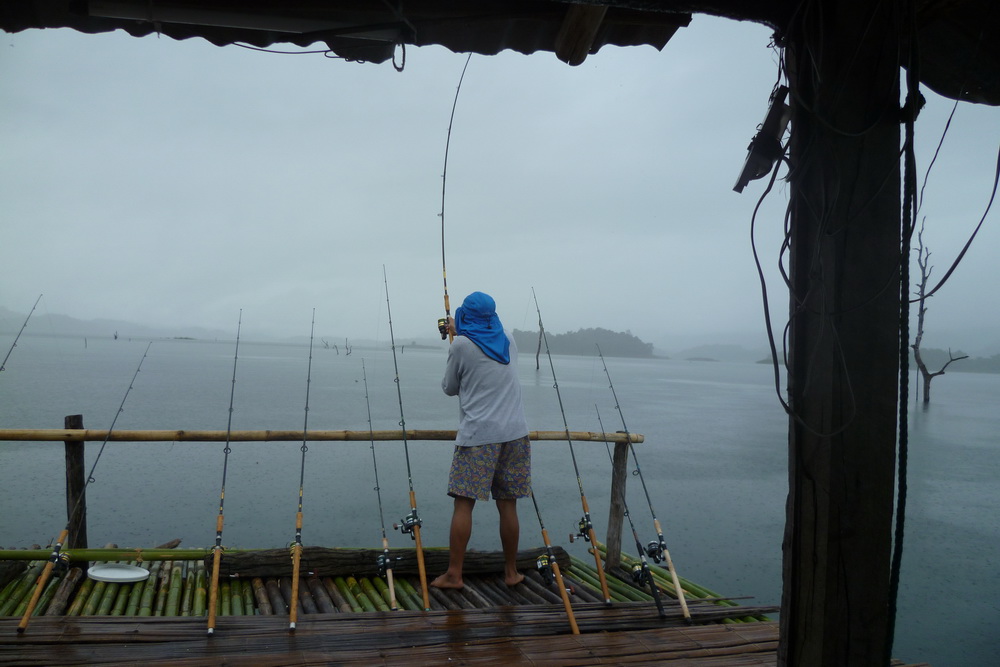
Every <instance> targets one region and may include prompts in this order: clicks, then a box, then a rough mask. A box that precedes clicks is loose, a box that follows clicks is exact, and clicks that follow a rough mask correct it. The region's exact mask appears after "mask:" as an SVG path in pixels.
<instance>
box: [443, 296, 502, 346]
mask: <svg viewBox="0 0 1000 667" xmlns="http://www.w3.org/2000/svg"><path fill="white" fill-rule="evenodd" d="M455 333H457V334H458V335H459V336H465V337H466V338H468V339H469V340H471V341H472V342H473V343H475V344H476V345H477V346H478V347H479V349H480V350H482V351H483V353H484V354H485V355H486V356H487V357H489V358H490V359H493V360H494V361H499V362H500V363H501V364H509V363H510V341H509V340H508V339H507V334H505V333H504V332H503V324H501V323H500V318H499V317H497V304H496V302H495V301H494V300H493V297H491V296H490V295H489V294H484V293H483V292H473V293H472V294H470V295H469V296H467V297H465V301H463V302H462V305H461V306H459V307H458V308H456V309H455Z"/></svg>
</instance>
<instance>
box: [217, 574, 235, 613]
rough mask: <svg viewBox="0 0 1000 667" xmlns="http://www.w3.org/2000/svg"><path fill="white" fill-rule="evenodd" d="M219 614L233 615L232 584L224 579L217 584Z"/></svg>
mask: <svg viewBox="0 0 1000 667" xmlns="http://www.w3.org/2000/svg"><path fill="white" fill-rule="evenodd" d="M219 597H220V598H221V599H220V600H219V611H218V613H219V615H220V616H232V615H233V585H232V584H231V583H230V582H228V581H224V582H222V583H221V584H219Z"/></svg>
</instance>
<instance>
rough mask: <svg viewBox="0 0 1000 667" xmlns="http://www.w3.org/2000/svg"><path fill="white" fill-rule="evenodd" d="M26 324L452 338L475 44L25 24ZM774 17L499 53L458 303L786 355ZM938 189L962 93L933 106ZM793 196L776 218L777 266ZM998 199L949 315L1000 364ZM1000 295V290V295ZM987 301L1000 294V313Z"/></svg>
mask: <svg viewBox="0 0 1000 667" xmlns="http://www.w3.org/2000/svg"><path fill="white" fill-rule="evenodd" d="M0 39H2V42H0V81H2V84H0V119H2V123H0V146H2V148H0V220H2V225H3V226H2V233H0V244H2V245H0V248H2V259H0V306H5V307H7V308H9V309H11V310H13V311H15V312H20V313H27V312H28V310H29V309H30V308H31V305H32V304H33V303H34V301H35V299H36V298H37V297H38V295H39V294H42V293H44V295H45V296H44V298H43V299H42V302H41V303H40V304H39V311H36V312H37V313H41V314H45V313H51V314H66V315H70V316H73V317H77V318H81V319H94V318H113V319H122V320H130V321H136V322H139V323H143V324H148V325H155V326H160V325H174V324H177V325H197V326H205V327H210V328H217V329H221V330H223V331H233V332H235V327H236V321H237V317H238V314H239V311H240V309H242V310H243V332H244V333H243V335H244V336H245V337H247V338H248V339H250V338H252V336H253V334H254V333H256V334H259V335H274V334H278V335H308V331H309V323H310V317H311V311H312V309H313V308H315V309H316V329H317V335H322V336H330V337H338V336H340V337H342V336H351V337H354V338H385V337H386V336H387V323H386V321H385V292H384V285H383V279H382V267H383V265H384V266H385V269H386V272H387V274H388V283H389V296H390V299H391V305H392V313H393V325H394V329H395V331H396V334H397V336H403V337H412V336H422V335H427V336H433V335H434V333H435V323H436V320H437V318H438V317H440V316H441V315H442V314H443V310H444V308H443V297H442V270H441V268H442V267H441V265H442V261H441V219H440V217H439V214H440V213H441V204H442V202H441V185H442V179H441V177H442V171H443V162H444V156H445V141H446V138H447V130H448V120H449V115H450V113H451V108H452V102H453V99H454V94H455V89H456V86H457V84H458V79H459V76H460V74H461V71H462V67H463V66H464V64H465V60H466V56H465V55H464V54H455V53H451V52H449V51H447V50H445V49H442V48H422V49H413V48H411V49H408V50H407V53H406V63H405V70H404V71H403V72H402V73H399V72H397V71H395V70H394V69H393V67H392V66H391V65H390V64H388V63H386V64H384V65H371V64H358V63H349V62H344V61H341V60H337V59H331V58H327V57H324V56H323V55H322V54H315V55H294V56H293V55H277V54H268V53H260V52H255V51H251V50H247V49H243V48H239V47H237V46H228V47H224V48H219V47H215V46H212V45H211V44H209V43H208V42H205V41H204V40H201V39H191V40H187V41H184V42H178V41H174V40H172V39H170V38H166V37H163V38H157V37H155V36H151V37H146V38H143V39H137V38H134V37H130V36H127V35H125V34H124V33H121V32H118V33H113V34H105V35H84V34H80V33H76V32H73V31H70V30H48V31H37V30H35V31H27V32H23V33H18V34H14V35H11V34H7V33H2V34H0ZM769 41H770V32H769V31H768V30H767V29H766V28H765V27H763V26H759V25H755V24H749V23H735V22H731V21H725V20H721V19H713V18H709V17H704V16H696V17H695V18H694V20H693V21H692V23H691V26H690V27H688V28H682V29H680V30H679V31H678V32H677V34H676V36H675V37H674V38H673V39H672V40H671V41H670V42H669V43H668V44H667V46H666V48H665V49H664V50H663V51H662V52H658V51H656V50H655V49H654V48H652V47H633V48H616V47H605V48H604V49H602V50H601V52H600V53H598V54H596V55H593V56H590V57H589V58H588V59H587V60H586V62H585V63H584V64H583V65H581V66H579V67H575V68H573V67H569V66H567V65H565V64H563V63H562V62H560V61H559V60H557V59H556V58H555V56H554V55H552V54H550V53H538V54H535V55H533V56H523V55H520V54H516V53H511V52H505V53H503V54H501V55H498V56H493V57H485V56H473V57H472V61H471V63H470V64H469V68H468V72H467V74H466V77H465V81H464V84H463V86H462V89H461V94H460V97H459V99H458V107H457V111H456V115H455V121H454V129H453V131H452V136H451V149H450V153H449V160H448V170H447V198H446V200H445V233H446V236H445V244H446V259H447V268H448V287H449V293H450V295H451V301H452V310H453V311H454V308H455V307H457V306H458V305H459V304H460V303H461V301H462V298H463V297H464V296H465V295H466V294H468V293H469V292H470V291H473V290H482V291H486V292H489V293H491V294H492V295H494V297H495V298H496V300H497V303H498V310H499V313H500V315H501V318H502V319H503V320H504V324H505V325H506V326H508V327H510V328H523V329H529V328H532V327H534V326H535V323H536V321H537V317H536V315H535V312H534V306H533V304H532V302H531V288H532V287H534V288H535V290H536V292H537V294H538V299H539V302H540V305H541V310H542V316H543V319H544V322H545V326H546V328H547V329H548V330H550V331H552V332H556V333H558V332H563V331H569V330H576V329H578V328H581V327H605V328H610V329H616V330H625V329H629V330H631V331H632V332H633V333H635V334H636V335H638V336H640V337H641V338H643V339H644V340H647V341H650V342H655V343H657V345H658V346H661V347H665V348H669V346H670V345H671V344H672V343H678V342H679V341H683V342H684V343H685V344H687V343H692V342H697V341H699V340H704V341H709V342H716V341H720V340H734V341H735V340H740V339H741V337H744V336H751V337H753V340H752V341H750V342H752V343H754V344H758V343H759V344H763V342H764V333H763V332H764V326H763V315H762V307H761V297H760V286H759V284H758V281H757V276H756V271H755V269H754V265H753V261H752V252H751V246H750V243H749V228H750V217H751V213H752V211H753V207H754V205H755V203H756V200H757V198H758V196H759V195H760V194H761V193H762V191H763V189H764V181H754V182H752V183H751V184H750V186H748V187H747V188H746V190H745V191H744V193H743V194H742V195H739V194H736V193H735V192H733V191H732V187H733V184H734V182H735V181H736V177H737V175H738V173H739V171H740V168H741V166H742V164H743V160H744V158H745V156H746V147H747V144H748V142H749V140H750V139H751V137H752V136H753V135H754V133H755V131H756V127H757V125H758V124H759V123H760V122H761V121H762V120H763V117H764V114H765V111H766V108H767V100H768V96H769V94H770V92H771V90H772V87H773V86H774V84H775V82H776V79H777V68H778V66H777V54H776V53H775V52H774V51H773V50H772V49H770V48H769ZM924 92H925V95H927V97H928V107H927V109H926V110H925V111H924V113H923V114H922V115H921V117H920V121H919V123H918V126H917V131H918V134H919V135H920V146H919V149H918V155H917V158H918V161H919V165H920V166H919V170H920V173H921V175H922V174H923V172H924V170H925V169H926V166H927V163H928V162H929V160H930V158H931V156H932V153H933V149H934V147H935V146H936V144H937V141H938V139H939V137H940V134H941V131H942V130H943V128H944V124H945V121H946V118H947V115H948V113H949V112H950V110H951V107H952V102H951V101H950V100H945V99H943V98H940V97H938V96H936V95H935V94H934V93H932V92H930V91H926V90H925V91H924ZM998 144H1000V110H998V109H996V108H992V107H982V106H976V105H969V104H962V105H960V106H959V108H958V111H957V113H956V116H955V120H954V122H953V124H952V129H951V131H950V133H949V135H948V138H947V140H946V143H945V146H944V149H943V151H942V154H941V157H940V158H939V159H938V162H937V164H936V165H935V167H934V171H933V172H932V174H931V178H930V182H929V184H928V186H927V190H926V195H925V201H924V206H923V210H922V215H925V216H926V217H927V227H928V229H927V232H926V235H925V237H926V242H927V244H928V245H929V246H930V248H931V250H932V252H933V255H932V260H931V261H932V264H934V265H935V276H937V277H939V276H941V275H943V274H944V272H945V270H946V268H947V265H948V264H950V263H951V261H952V259H953V258H954V256H955V255H956V254H957V253H958V252H959V250H960V249H961V246H962V245H963V244H964V242H965V240H966V238H967V237H968V235H969V234H970V233H971V232H972V230H973V228H974V227H975V224H976V223H977V222H978V220H979V218H980V217H981V215H982V213H983V211H984V209H985V206H986V203H987V201H988V198H989V194H990V188H991V186H992V181H993V174H994V167H995V161H996V154H997V147H998ZM786 201H787V189H786V188H784V187H779V188H776V189H775V192H773V193H772V194H771V196H770V197H769V198H768V200H767V201H766V202H765V205H764V207H763V209H762V213H761V216H760V217H759V219H758V223H757V228H758V233H757V241H758V250H759V252H760V253H761V255H762V257H763V260H764V262H765V264H766V266H765V269H766V271H767V273H768V280H769V290H770V298H771V304H772V313H774V314H775V320H776V321H775V324H776V326H777V327H778V329H779V330H780V327H781V326H782V325H783V324H784V315H785V313H786V311H787V292H786V291H785V290H784V288H783V286H782V285H781V283H780V278H779V274H778V272H777V270H776V265H777V262H778V256H779V249H780V244H781V233H782V225H783V219H782V218H783V212H784V207H785V204H786ZM997 209H1000V204H998V205H997V206H996V207H995V208H994V210H993V211H992V212H991V213H990V216H989V218H988V219H987V222H986V224H985V225H984V229H983V231H982V232H981V233H980V235H979V237H978V240H977V243H976V244H975V245H974V246H973V248H972V249H971V251H970V252H969V253H968V255H967V257H966V259H965V261H964V263H963V265H962V266H961V267H960V268H959V269H958V271H957V273H956V274H955V276H954V277H953V278H952V280H951V281H950V283H949V285H948V286H946V287H945V288H944V290H943V291H941V292H940V293H939V295H938V296H936V297H935V298H934V301H933V302H932V305H931V310H930V312H929V315H928V327H927V335H926V337H925V345H927V346H929V347H949V346H950V347H962V348H963V349H966V350H967V351H972V352H974V353H990V354H992V353H997V352H1000V308H998V307H997V300H996V296H995V287H996V285H997V282H998V277H1000V268H998V266H1000V262H998V261H997V258H998V257H1000V219H998V218H1000V212H998V210H997ZM987 295H990V296H989V297H988V299H987ZM984 299H987V301H985V302H984Z"/></svg>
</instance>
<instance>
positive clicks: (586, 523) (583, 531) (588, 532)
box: [531, 287, 611, 605]
mask: <svg viewBox="0 0 1000 667" xmlns="http://www.w3.org/2000/svg"><path fill="white" fill-rule="evenodd" d="M531 296H532V297H533V298H534V300H535V310H537V311H538V330H539V334H540V336H541V339H542V340H543V341H544V342H545V354H546V356H547V357H548V358H549V368H550V369H551V370H552V386H553V388H555V390H556V397H557V398H558V399H559V413H560V414H561V415H562V420H563V427H564V428H565V432H566V442H567V444H569V455H570V458H571V459H572V460H573V470H574V471H575V472H576V483H577V486H579V487H580V503H581V504H582V505H583V517H582V518H581V519H580V523H579V528H580V532H579V533H577V534H573V533H570V536H569V541H570V542H572V541H573V540H574V538H576V537H582V538H583V539H584V541H586V542H590V543H591V544H592V545H594V546H593V549H592V551H593V552H594V560H595V561H596V562H597V575H598V577H599V578H600V580H601V591H602V592H603V593H604V604H606V605H610V604H611V593H610V592H609V591H608V580H607V578H606V577H605V576H604V567H603V566H602V564H601V552H600V550H599V549H598V548H597V536H596V535H594V522H593V521H591V519H590V507H589V506H588V504H587V495H586V494H585V493H584V492H583V481H582V480H581V479H580V468H579V467H578V466H577V464H576V453H575V451H574V450H573V439H572V438H571V437H570V434H569V423H568V422H567V421H566V411H565V410H564V409H563V401H562V393H560V391H559V381H558V380H557V379H556V367H555V364H553V363H552V351H551V350H549V339H548V337H547V336H546V335H545V327H543V326H542V311H541V309H540V308H539V307H538V297H537V296H536V295H535V288H534V287H532V288H531Z"/></svg>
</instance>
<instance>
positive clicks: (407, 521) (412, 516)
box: [392, 509, 423, 540]
mask: <svg viewBox="0 0 1000 667" xmlns="http://www.w3.org/2000/svg"><path fill="white" fill-rule="evenodd" d="M421 525H423V521H421V520H420V519H418V518H417V510H416V509H414V510H412V511H411V512H410V513H409V514H407V515H406V516H404V517H403V518H402V519H400V520H399V523H394V524H392V527H393V530H398V531H399V532H401V533H403V534H404V535H409V536H410V539H411V540H416V539H417V535H416V533H414V532H413V531H414V529H416V528H419V527H420V526H421Z"/></svg>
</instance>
